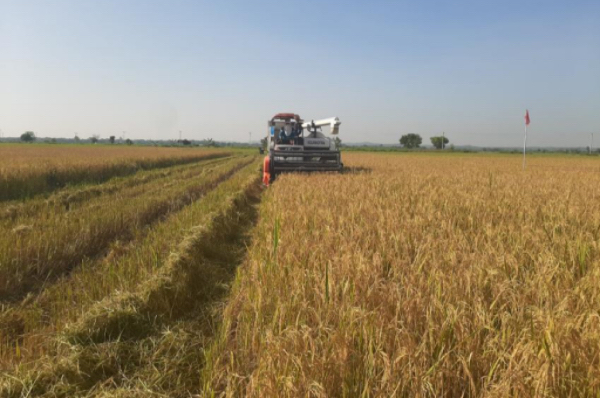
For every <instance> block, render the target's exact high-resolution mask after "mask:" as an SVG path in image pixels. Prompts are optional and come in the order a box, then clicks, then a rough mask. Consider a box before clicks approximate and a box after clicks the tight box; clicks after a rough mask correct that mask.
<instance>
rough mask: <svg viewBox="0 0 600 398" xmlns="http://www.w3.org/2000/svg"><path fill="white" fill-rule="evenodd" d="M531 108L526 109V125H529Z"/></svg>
mask: <svg viewBox="0 0 600 398" xmlns="http://www.w3.org/2000/svg"><path fill="white" fill-rule="evenodd" d="M529 122H530V121H529V109H527V110H525V126H529Z"/></svg>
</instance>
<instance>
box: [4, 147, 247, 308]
mask: <svg viewBox="0 0 600 398" xmlns="http://www.w3.org/2000/svg"><path fill="white" fill-rule="evenodd" d="M244 162H247V160H246V161H245V160H243V159H241V158H240V157H236V158H232V159H230V160H229V161H227V162H223V163H220V164H218V165H215V166H206V167H195V168H192V170H187V169H183V170H180V172H179V173H178V174H175V175H171V176H169V177H168V178H162V179H158V180H154V181H152V182H150V183H148V184H142V185H138V186H134V187H132V188H128V189H124V190H119V191H117V192H115V193H109V194H107V195H101V196H100V197H97V198H94V199H93V200H90V201H88V202H86V203H85V205H84V206H80V207H78V208H76V209H74V210H72V211H69V210H68V209H66V208H63V207H59V208H58V209H57V208H56V207H53V206H49V207H48V208H47V210H46V211H44V212H40V213H38V214H36V216H34V217H30V218H27V217H25V218H23V219H17V223H20V224H21V225H23V226H25V228H21V227H14V226H13V225H14V221H12V220H11V221H10V222H5V223H3V224H6V225H4V231H3V234H4V238H3V239H2V241H0V300H14V299H18V298H21V297H23V296H24V295H25V294H27V293H28V292H30V291H35V290H37V289H39V288H41V287H42V286H43V284H44V283H46V282H47V280H48V279H55V278H56V277H57V276H60V275H62V274H64V273H66V272H69V271H70V270H71V269H72V268H73V267H75V266H76V265H77V264H79V263H81V261H82V260H83V259H85V258H86V257H90V256H95V255H97V254H100V253H102V252H103V251H104V250H106V248H107V247H108V245H109V244H110V243H111V242H114V241H115V240H125V241H127V240H131V239H132V238H133V237H134V236H135V234H136V232H137V231H139V230H140V229H142V228H144V227H146V226H147V225H149V224H151V223H153V222H154V221H156V220H157V219H159V218H160V217H163V216H164V215H165V214H168V213H170V212H173V211H176V210H178V209H181V208H182V207H183V206H185V205H187V204H189V203H191V202H192V201H194V200H195V199H197V198H198V197H199V196H201V195H203V194H204V192H206V191H207V190H209V189H211V188H212V187H214V186H216V185H218V184H219V183H220V182H221V181H223V180H224V179H226V178H228V177H229V176H230V175H231V174H233V173H234V172H235V171H236V170H237V169H239V168H240V167H242V166H243V164H244ZM188 171H191V172H192V175H189V174H188Z"/></svg>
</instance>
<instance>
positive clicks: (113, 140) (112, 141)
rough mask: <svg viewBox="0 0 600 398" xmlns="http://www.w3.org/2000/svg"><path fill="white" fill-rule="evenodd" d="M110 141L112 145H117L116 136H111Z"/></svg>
mask: <svg viewBox="0 0 600 398" xmlns="http://www.w3.org/2000/svg"><path fill="white" fill-rule="evenodd" d="M108 140H109V141H110V143H111V144H114V143H115V136H114V135H111V136H110V137H109V138H108Z"/></svg>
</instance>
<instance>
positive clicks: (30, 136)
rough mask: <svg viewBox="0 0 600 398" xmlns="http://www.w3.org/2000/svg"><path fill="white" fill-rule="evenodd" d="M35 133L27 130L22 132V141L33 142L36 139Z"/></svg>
mask: <svg viewBox="0 0 600 398" xmlns="http://www.w3.org/2000/svg"><path fill="white" fill-rule="evenodd" d="M35 138H36V137H35V133H34V132H33V131H26V132H24V133H23V134H21V141H23V142H33V141H35Z"/></svg>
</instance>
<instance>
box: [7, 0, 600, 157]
mask: <svg viewBox="0 0 600 398" xmlns="http://www.w3.org/2000/svg"><path fill="white" fill-rule="evenodd" d="M526 108H529V110H530V114H531V125H530V129H529V137H528V142H529V143H530V144H531V145H549V146H557V145H560V146H564V145H566V146H585V145H587V144H588V142H589V134H590V133H592V132H595V133H597V142H598V143H599V144H600V2H599V1H597V0H596V1H572V2H566V1H452V2H450V1H448V2H440V1H419V2H417V1H412V2H404V1H377V0H375V1H369V2H359V1H314V0H305V1H286V2H283V1H279V2H277V1H229V2H227V1H223V2H216V1H177V0H175V1H137V0H136V1H134V0H129V1H128V0H120V1H117V0H105V1H92V0H87V1H84V0H78V1H66V0H54V1H28V0H15V1H9V0H0V129H2V131H3V132H4V135H5V136H18V135H20V134H21V133H22V132H23V131H25V130H33V131H35V132H36V133H37V134H38V135H39V136H49V137H61V136H62V137H72V136H73V135H74V133H75V132H77V133H78V134H79V136H80V137H82V138H86V137H89V136H91V135H93V134H99V135H101V136H102V137H108V136H109V135H120V133H121V132H122V131H127V136H128V137H131V138H151V139H171V138H177V136H178V132H179V130H181V131H183V136H184V137H187V138H193V139H202V138H209V137H210V138H213V139H215V140H238V141H241V140H247V139H248V132H252V134H253V135H252V137H253V139H258V138H259V137H261V136H263V135H265V134H266V131H267V127H266V122H267V120H268V119H269V118H270V117H271V116H272V115H273V114H275V113H278V112H295V113H299V114H300V115H301V116H302V117H304V118H305V119H317V118H324V117H330V116H338V117H339V118H340V119H341V121H342V126H341V134H340V138H341V139H342V140H343V141H347V142H360V141H371V142H380V143H396V142H398V139H399V137H400V136H401V135H402V134H406V133H418V134H421V135H422V136H423V138H424V141H426V142H428V141H429V140H428V138H429V137H430V136H432V135H437V134H440V133H441V132H442V131H445V133H446V135H447V136H448V137H449V138H450V140H451V142H454V143H456V144H460V145H462V144H472V145H482V146H519V145H521V144H522V135H523V128H524V124H523V114H524V112H525V109H526Z"/></svg>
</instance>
